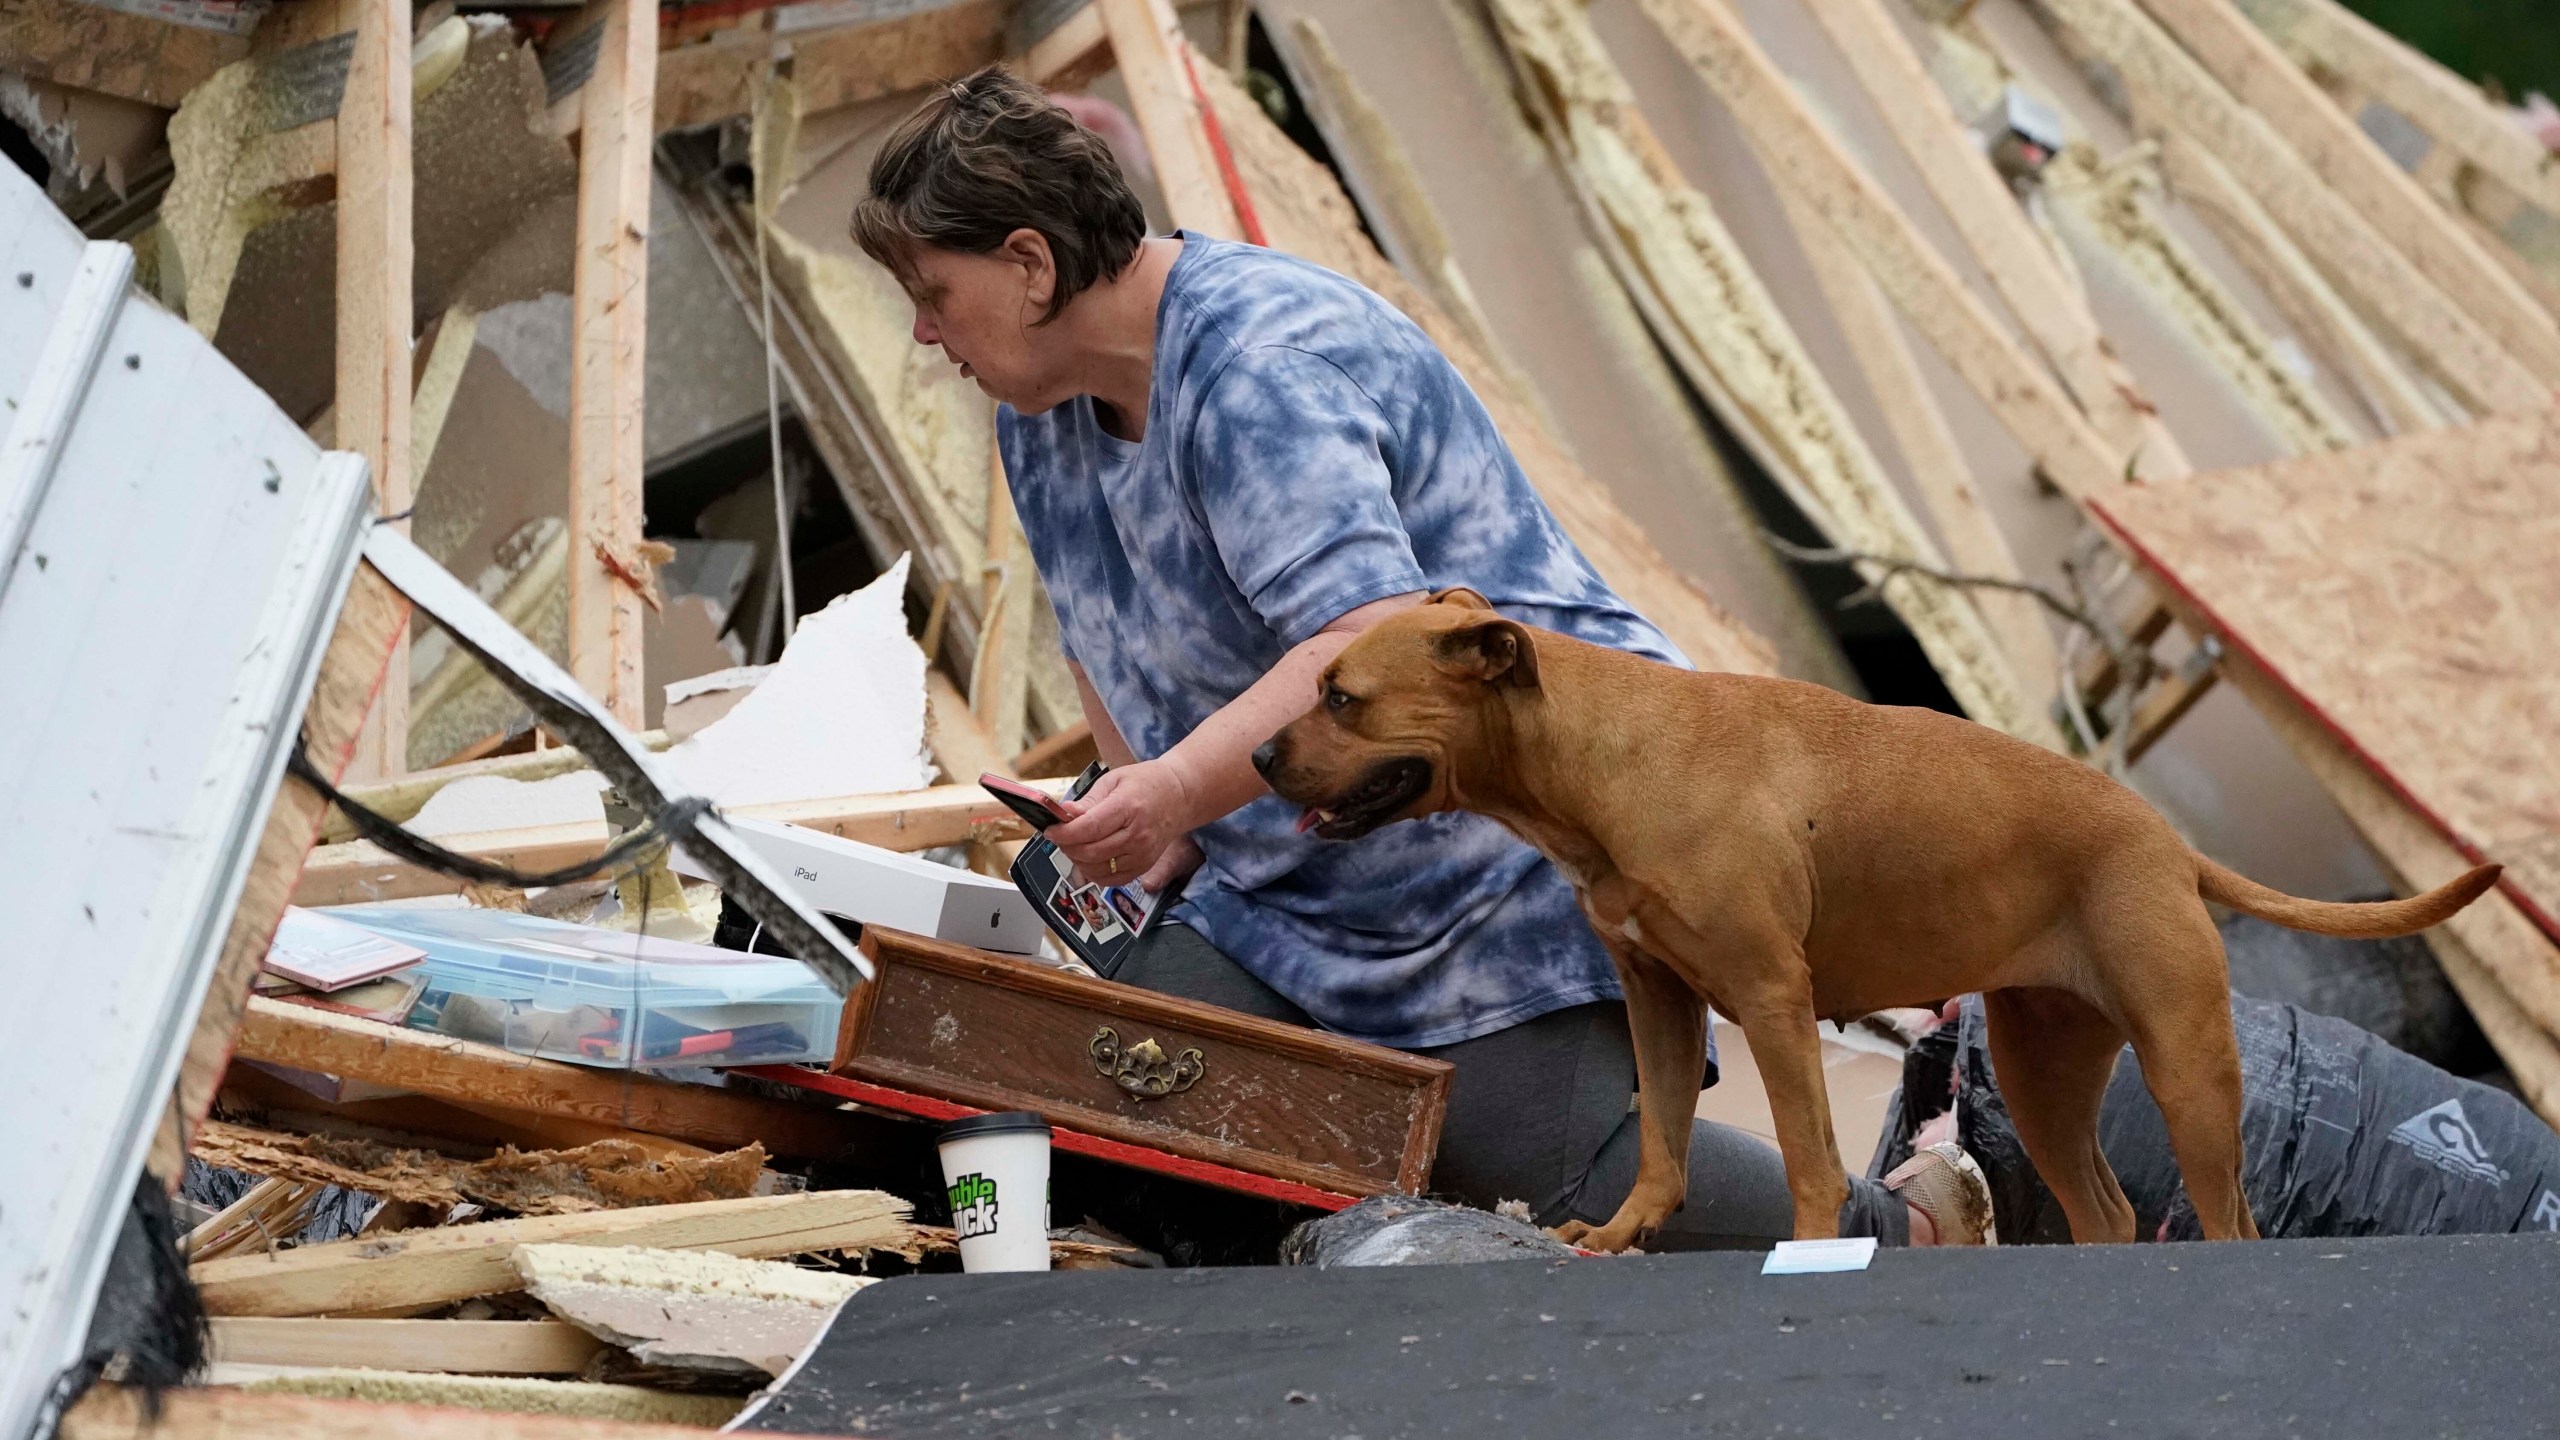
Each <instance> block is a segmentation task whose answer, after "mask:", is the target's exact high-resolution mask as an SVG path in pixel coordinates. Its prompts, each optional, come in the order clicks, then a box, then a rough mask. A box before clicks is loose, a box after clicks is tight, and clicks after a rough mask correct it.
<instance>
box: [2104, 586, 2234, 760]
mask: <svg viewBox="0 0 2560 1440" xmlns="http://www.w3.org/2000/svg"><path fill="white" fill-rule="evenodd" d="M2162 618H2163V624H2162V628H2163V629H2166V628H2167V624H2166V619H2167V614H2166V611H2165V609H2164V610H2163V611H2162ZM2198 643H2199V645H2200V646H2204V647H2209V648H2205V649H2201V650H2199V652H2198V653H2197V654H2194V655H2191V656H2189V657H2187V662H2186V663H2185V664H2184V665H2181V666H2180V667H2179V668H2178V670H2177V671H2176V672H2175V673H2174V674H2172V675H2170V676H2169V678H2168V679H2167V680H2165V681H2162V682H2161V684H2160V686H2159V687H2158V688H2157V689H2155V690H2153V691H2152V692H2151V693H2150V694H2148V695H2146V696H2144V697H2142V703H2141V704H2140V705H2139V706H2136V707H2135V709H2134V712H2133V718H2132V719H2131V720H2130V721H2128V722H2127V725H2126V734H2125V740H2124V763H2126V764H2127V765H2137V764H2140V763H2141V761H2142V757H2143V756H2145V755H2147V754H2149V753H2151V747H2152V746H2154V745H2157V744H2159V743H2160V739H2161V737H2162V736H2164V735H2166V734H2168V733H2169V727H2170V726H2172V725H2175V724H2177V723H2178V722H2179V721H2180V720H2183V719H2185V718H2186V716H2187V712H2188V711H2190V710H2193V709H2194V708H2196V705H2197V702H2199V701H2201V700H2203V699H2204V697H2205V696H2207V695H2209V694H2211V693H2212V692H2213V687H2214V682H2216V681H2217V680H2219V679H2221V678H2222V672H2221V671H2220V670H2219V669H2217V668H2215V667H2216V666H2217V664H2218V663H2219V662H2220V660H2221V654H2222V648H2221V645H2220V643H2219V642H2217V641H2215V640H2213V639H2211V638H2210V637H2208V638H2207V639H2205V640H2203V641H2200V642H2198Z"/></svg>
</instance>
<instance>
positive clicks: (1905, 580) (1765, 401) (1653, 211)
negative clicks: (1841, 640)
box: [1493, 0, 2061, 748]
mask: <svg viewBox="0 0 2560 1440" xmlns="http://www.w3.org/2000/svg"><path fill="white" fill-rule="evenodd" d="M1493 12H1494V15H1495V18H1496V21H1497V22H1498V24H1499V25H1500V28H1501V32H1502V36H1503V39H1504V41H1505V43H1507V44H1508V45H1509V46H1510V47H1511V50H1512V53H1513V55H1514V56H1515V57H1517V58H1518V59H1519V60H1520V61H1521V62H1522V65H1523V68H1524V69H1525V70H1526V71H1527V72H1528V74H1529V75H1530V77H1532V79H1533V81H1534V83H1536V84H1537V85H1538V86H1539V87H1540V88H1541V89H1542V90H1543V91H1544V92H1545V94H1546V95H1547V97H1548V99H1549V103H1550V106H1551V108H1552V110H1553V111H1554V112H1555V113H1556V115H1557V117H1558V119H1559V121H1560V123H1561V125H1562V127H1563V130H1564V132H1565V133H1564V134H1562V135H1560V136H1557V137H1554V138H1556V140H1557V141H1558V142H1559V143H1560V145H1561V146H1562V147H1563V149H1564V150H1565V152H1566V154H1567V156H1568V163H1569V164H1570V166H1571V167H1572V168H1573V169H1574V170H1575V172H1576V173H1577V176H1578V179H1579V181H1580V183H1581V184H1582V185H1583V186H1584V187H1586V188H1587V189H1588V190H1589V191H1590V192H1591V193H1592V194H1593V196H1594V198H1595V199H1596V200H1597V202H1598V204H1599V207H1600V208H1601V209H1602V210H1603V211H1604V212H1605V213H1606V216H1607V218H1608V222H1609V224H1610V227H1611V228H1612V230H1613V231H1614V232H1615V233H1616V238H1617V240H1618V241H1619V253H1620V254H1622V255H1623V256H1624V257H1625V268H1626V270H1627V271H1628V272H1629V273H1626V274H1623V275H1622V276H1621V279H1622V280H1623V281H1624V282H1625V283H1626V284H1627V285H1628V286H1629V287H1630V288H1631V289H1636V288H1640V289H1642V290H1644V291H1647V292H1649V293H1650V294H1651V295H1652V297H1653V298H1654V300H1655V301H1656V305H1655V307H1654V308H1655V309H1656V311H1657V312H1658V313H1660V314H1662V315H1663V316H1666V317H1667V318H1668V320H1669V323H1671V324H1672V325H1673V326H1675V327H1676V328H1677V329H1678V330H1679V331H1680V338H1681V339H1682V340H1684V341H1685V342H1686V347H1685V348H1686V349H1687V351H1688V352H1689V353H1690V354H1691V355H1694V356H1695V357H1696V358H1697V360H1698V362H1699V363H1702V364H1703V365H1704V366H1705V367H1706V368H1707V370H1709V371H1710V372H1711V374H1710V375H1709V376H1707V377H1701V378H1702V379H1703V380H1705V381H1707V382H1708V383H1706V384H1704V385H1702V388H1705V389H1709V390H1710V391H1713V390H1716V389H1721V390H1722V391H1723V392H1724V393H1725V394H1727V395H1729V396H1731V397H1732V400H1733V402H1734V403H1735V404H1736V405H1737V406H1739V407H1740V408H1741V409H1742V410H1743V411H1744V412H1745V413H1744V416H1743V417H1742V418H1744V419H1745V420H1746V421H1747V422H1748V423H1749V424H1751V425H1753V426H1754V427H1756V428H1757V429H1758V430H1759V431H1760V432H1761V433H1762V434H1763V435H1764V436H1765V437H1766V438H1767V439H1768V440H1769V441H1770V443H1771V444H1772V445H1773V446H1774V447H1775V448H1776V449H1777V451H1778V453H1779V454H1780V455H1782V456H1783V457H1784V458H1785V460H1786V461H1787V462H1788V463H1789V465H1790V466H1791V467H1792V469H1793V472H1794V473H1793V475H1792V476H1791V477H1790V476H1781V477H1779V478H1780V479H1781V482H1782V483H1784V482H1785V481H1787V480H1788V479H1792V480H1793V481H1794V482H1795V485H1794V487H1793V488H1794V489H1795V490H1796V491H1797V492H1798V494H1799V503H1800V504H1802V505H1803V506H1804V508H1806V509H1807V510H1808V511H1809V512H1810V513H1811V515H1812V518H1813V519H1814V521H1815V523H1816V524H1817V525H1819V526H1820V527H1821V528H1822V530H1823V532H1824V533H1825V534H1826V535H1827V536H1829V537H1830V539H1831V540H1832V542H1833V543H1834V544H1836V545H1840V546H1842V547H1844V548H1847V549H1852V550H1861V551H1867V552H1870V553H1874V554H1882V555H1896V556H1901V557H1904V558H1907V559H1909V560H1912V561H1913V562H1915V563H1919V564H1925V565H1930V566H1938V567H1943V566H1944V564H1945V562H1944V561H1943V559H1942V558H1941V557H1940V556H1939V554H1938V551H1937V548H1936V546H1935V545H1934V544H1933V543H1932V542H1931V541H1930V539H1929V537H1928V535H1927V532H1926V531H1924V530H1923V529H1922V528H1921V525H1920V522H1919V520H1918V518H1917V517H1916V516H1915V515H1914V514H1913V513H1912V512H1911V510H1910V507H1909V506H1908V505H1907V504H1905V503H1904V501H1903V499H1902V496H1901V493H1900V492H1899V491H1898V490H1896V489H1895V488H1894V486H1893V483H1892V481H1891V480H1890V479H1888V478H1887V477H1886V475H1885V473H1884V470H1883V467H1882V466H1881V465H1880V464H1879V463H1878V462H1877V460H1876V457H1875V454H1874V452H1873V451H1871V450H1870V449H1869V448H1868V447H1867V444H1866V442H1865V440H1864V439H1863V438H1861V437H1860V436H1859V434H1858V432H1857V430H1856V428H1855V427H1854V426H1853V425H1852V424H1851V423H1850V421H1849V418H1848V415H1847V413H1846V412H1845V411H1844V410H1843V409H1842V407H1841V404H1840V401H1839V398H1838V396H1837V395H1836V394H1834V393H1833V391H1832V389H1831V387H1830V385H1829V383H1828V382H1827V381H1826V380H1825V379H1824V377H1823V375H1822V373H1821V371H1820V370H1819V369H1818V368H1817V367H1816V366H1815V365H1814V363H1813V361H1812V359H1811V357H1809V356H1808V355H1806V354H1805V352H1804V348H1803V345H1802V344H1801V342H1799V341H1798V340H1797V338H1796V336H1795V333H1794V331H1793V330H1792V329H1791V328H1790V327H1789V326H1788V324H1787V322H1786V319H1785V317H1784V316H1783V315H1782V314H1781V313H1780V312H1779V310H1778V307H1777V304H1776V302H1775V301H1773V300H1772V299H1771V298H1770V296H1769V293H1768V291H1767V289H1766V287H1765V286H1763V285H1762V283H1761V281H1760V279H1759V277H1758V275H1757V274H1756V273H1754V272H1753V270H1752V269H1751V267H1750V264H1749V262H1748V261H1747V260H1746V259H1745V258H1744V257H1743V254H1742V251H1741V249H1740V247H1739V246H1738V245H1736V244H1735V242H1734V240H1733V238H1732V236H1731V234H1730V233H1729V232H1728V231H1727V230H1726V229H1725V226H1724V223H1723V221H1722V219H1721V218H1720V217H1719V216H1718V215H1717V214H1716V212H1715V209H1714V207H1713V206H1712V205H1711V204H1709V203H1708V200H1707V198H1706V196H1705V195H1704V194H1702V193H1700V192H1699V191H1698V190H1697V189H1696V188H1695V187H1694V186H1691V185H1689V184H1688V183H1687V182H1686V181H1684V180H1683V179H1681V178H1680V176H1679V175H1678V173H1677V172H1676V170H1674V169H1673V167H1672V166H1671V163H1670V162H1669V160H1668V159H1667V158H1665V157H1664V156H1663V155H1662V153H1661V151H1660V148H1659V145H1658V143H1657V142H1656V141H1655V140H1654V138H1653V136H1652V134H1651V132H1650V131H1649V130H1647V129H1646V128H1645V126H1644V121H1643V118H1642V116H1641V115H1640V114H1639V113H1638V111H1637V106H1636V98H1635V95H1634V92H1633V91H1632V90H1631V89H1630V88H1629V87H1628V86H1627V83H1626V81H1625V79H1624V78H1623V77H1622V76H1621V75H1620V74H1619V73H1618V71H1617V69H1616V67H1615V66H1614V64H1613V63H1612V62H1611V61H1610V59H1609V57H1608V54H1607V52H1606V50H1605V49H1604V48H1603V47H1602V45H1601V42H1600V39H1599V37H1598V36H1597V35H1596V34H1595V33H1594V32H1593V31H1592V30H1591V28H1590V25H1589V22H1588V21H1587V20H1585V19H1584V18H1583V16H1582V14H1581V13H1580V10H1579V7H1577V6H1572V5H1569V4H1564V3H1557V0H1494V3H1493ZM1682 348H1683V347H1681V346H1676V345H1675V346H1674V347H1673V349H1674V350H1675V352H1677V351H1679V350H1681V349H1682ZM1868 578H1870V579H1873V578H1874V576H1873V574H1870V575H1869V576H1868ZM1882 589H1883V595H1884V599H1885V602H1886V604H1888V605H1890V606H1891V607H1892V608H1893V611H1894V613H1895V614H1896V615H1897V616H1899V617H1900V618H1901V619H1902V621H1903V623H1904V624H1905V625H1907V626H1909V627H1910V630H1911V633H1912V635H1913V636H1914V638H1916V639H1917V640H1918V641H1919V642H1920V646H1921V648H1922V650H1923V651H1925V652H1926V653H1927V655H1928V657H1929V659H1930V662H1931V663H1932V664H1933V665H1935V666H1936V667H1937V670H1938V673H1939V674H1940V676H1941V677H1942V678H1943V679H1944V680H1945V681H1946V685H1947V688H1948V690H1949V691H1950V692H1952V693H1953V694H1954V695H1955V697H1956V700H1957V703H1959V704H1961V705H1962V706H1963V707H1964V709H1965V712H1966V713H1967V714H1969V715H1971V716H1973V717H1974V718H1975V719H1977V720H1979V721H1981V722H1983V723H1984V724H1987V725H1992V726H1995V727H1997V728H1999V729H2001V730H2003V731H2006V732H2007V733H2009V734H2011V735H2015V736H2017V737H2019V738H2021V739H2025V740H2030V741H2033V742H2035V743H2037V744H2041V745H2046V746H2048V747H2052V748H2060V745H2061V737H2060V735H2059V733H2058V732H2057V731H2056V729H2055V728H2054V725H2053V722H2052V720H2051V719H2050V718H2049V717H2048V716H2047V715H2046V714H2045V712H2044V709H2043V707H2042V706H2041V705H2040V704H2038V703H2036V702H2035V701H2034V700H2033V699H2031V698H2030V697H2029V696H2028V695H2027V694H2026V693H2024V691H2023V689H2022V687H2021V686H2020V685H2019V683H2018V680H2017V677H2016V674H2015V672H2014V671H2013V670H2012V669H2011V667H2010V664H2009V661H2008V657H2007V655H2006V654H2005V652H2004V651H2003V650H2002V649H2001V648H2000V645H1999V642H1998V641H1997V640H1996V639H1994V638H1993V635H1992V633H1991V630H1990V628H1989V626H1988V625H1987V624H1985V622H1984V621H1983V619H1982V616H1981V613H1980V612H1979V611H1978V610H1977V609H1976V608H1975V607H1974V605H1973V603H1972V601H1971V600H1970V598H1969V597H1967V596H1965V595H1964V594H1963V593H1961V592H1960V591H1956V590H1952V589H1950V588H1948V587H1946V586H1944V585H1941V584H1939V583H1937V582H1935V581H1932V580H1926V579H1921V578H1917V577H1914V576H1911V575H1908V574H1904V575H1898V576H1895V577H1893V578H1891V579H1888V580H1886V581H1885V582H1884V584H1883V587H1882Z"/></svg>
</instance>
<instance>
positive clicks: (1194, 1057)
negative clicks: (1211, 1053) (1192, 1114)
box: [1085, 1025, 1209, 1100]
mask: <svg viewBox="0 0 2560 1440" xmlns="http://www.w3.org/2000/svg"><path fill="white" fill-rule="evenodd" d="M1085 1053H1086V1054H1088V1055H1091V1056H1092V1057H1093V1068H1094V1069H1095V1070H1097V1071H1099V1072H1101V1074H1102V1076H1103V1078H1105V1079H1107V1080H1109V1081H1110V1082H1111V1083H1112V1084H1114V1085H1117V1086H1119V1087H1120V1088H1121V1089H1123V1090H1126V1091H1128V1092H1129V1093H1130V1094H1132V1095H1135V1096H1136V1097H1138V1098H1139V1099H1141V1100H1161V1099H1163V1098H1164V1097H1165V1096H1167V1095H1171V1094H1173V1093H1174V1092H1175V1091H1177V1090H1188V1089H1190V1088H1191V1087H1192V1086H1193V1085H1194V1084H1196V1083H1198V1081H1199V1079H1200V1077H1201V1076H1203V1075H1206V1074H1208V1073H1209V1061H1208V1057H1206V1056H1204V1055H1202V1054H1201V1053H1200V1051H1199V1049H1198V1048H1197V1047H1191V1048H1187V1049H1185V1050H1184V1051H1183V1052H1182V1053H1181V1054H1179V1055H1172V1056H1168V1055H1166V1054H1165V1053H1164V1047H1163V1046H1161V1045H1158V1044H1157V1043H1156V1042H1155V1041H1154V1040H1153V1039H1152V1038H1150V1039H1146V1040H1141V1041H1139V1042H1138V1043H1137V1044H1135V1045H1131V1046H1127V1047H1125V1048H1124V1047H1123V1046H1122V1045H1121V1044H1120V1032H1119V1031H1117V1030H1114V1029H1112V1028H1111V1027H1110V1026H1108V1025H1105V1026H1103V1027H1102V1028H1101V1029H1099V1030H1096V1031H1094V1032H1093V1043H1092V1044H1090V1045H1087V1046H1086V1047H1085Z"/></svg>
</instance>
